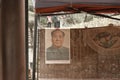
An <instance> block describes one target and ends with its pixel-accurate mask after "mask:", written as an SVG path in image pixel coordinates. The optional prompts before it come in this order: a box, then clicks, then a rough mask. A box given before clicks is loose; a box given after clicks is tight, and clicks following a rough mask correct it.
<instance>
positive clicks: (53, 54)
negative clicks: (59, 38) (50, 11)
mask: <svg viewBox="0 0 120 80" xmlns="http://www.w3.org/2000/svg"><path fill="white" fill-rule="evenodd" d="M55 30H58V31H62V32H64V39H63V44H62V47H60V48H54V47H52V46H53V42H52V35H51V33H52V32H53V31H55ZM45 64H70V29H45Z"/></svg>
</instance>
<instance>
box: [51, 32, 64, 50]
mask: <svg viewBox="0 0 120 80" xmlns="http://www.w3.org/2000/svg"><path fill="white" fill-rule="evenodd" d="M63 42H64V34H63V33H62V32H61V31H59V30H57V31H55V32H53V34H52V44H53V46H54V47H56V48H60V47H61V46H62V44H63Z"/></svg>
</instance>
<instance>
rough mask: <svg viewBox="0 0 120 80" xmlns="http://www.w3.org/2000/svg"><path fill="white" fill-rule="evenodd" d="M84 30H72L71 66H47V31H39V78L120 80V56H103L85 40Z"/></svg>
mask: <svg viewBox="0 0 120 80" xmlns="http://www.w3.org/2000/svg"><path fill="white" fill-rule="evenodd" d="M83 32H84V29H71V30H70V37H71V39H70V49H71V50H70V52H71V64H45V30H44V29H43V30H39V36H40V43H39V44H40V48H39V51H40V52H39V54H38V56H39V57H38V59H39V60H38V72H39V74H38V76H39V78H43V80H44V79H46V78H47V79H52V78H57V79H62V80H64V79H73V80H74V79H91V80H93V79H103V78H110V79H112V78H117V79H118V78H120V54H113V55H108V54H107V55H101V54H99V53H97V52H95V51H94V50H93V49H92V48H90V47H89V46H88V45H87V44H86V43H85V42H84V40H83V36H84V35H83Z"/></svg>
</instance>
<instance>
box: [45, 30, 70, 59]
mask: <svg viewBox="0 0 120 80" xmlns="http://www.w3.org/2000/svg"><path fill="white" fill-rule="evenodd" d="M64 37H65V33H64V32H63V31H61V30H60V29H56V30H53V31H52V32H51V41H52V45H51V46H50V47H48V48H47V51H46V59H47V60H69V48H67V47H64V46H63V43H64Z"/></svg>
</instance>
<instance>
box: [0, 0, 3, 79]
mask: <svg viewBox="0 0 120 80" xmlns="http://www.w3.org/2000/svg"><path fill="white" fill-rule="evenodd" d="M1 5H2V4H1V0H0V80H3V79H2V76H3V75H2V40H1V39H2V37H1V36H2V25H1V20H2V19H1Z"/></svg>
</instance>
